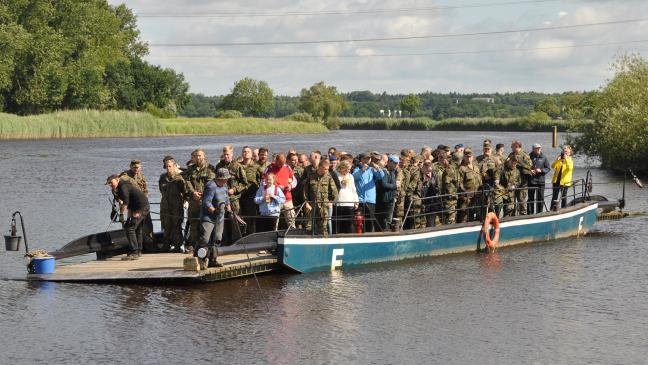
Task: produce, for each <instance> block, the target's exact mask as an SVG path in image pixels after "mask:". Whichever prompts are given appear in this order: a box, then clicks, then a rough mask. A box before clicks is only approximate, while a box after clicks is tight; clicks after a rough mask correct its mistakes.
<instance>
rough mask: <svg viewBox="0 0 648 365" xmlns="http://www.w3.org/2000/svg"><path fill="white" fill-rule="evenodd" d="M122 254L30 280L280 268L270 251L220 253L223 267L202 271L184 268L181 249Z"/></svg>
mask: <svg viewBox="0 0 648 365" xmlns="http://www.w3.org/2000/svg"><path fill="white" fill-rule="evenodd" d="M122 257H123V256H117V257H113V258H110V259H107V260H104V261H89V262H84V263H79V264H67V265H66V264H61V265H59V264H57V266H56V271H55V272H54V273H53V274H48V275H35V274H30V275H27V280H30V281H54V282H129V283H139V282H171V281H175V282H178V281H184V282H192V281H193V282H201V281H203V282H207V281H219V280H226V279H231V278H237V277H243V276H250V275H253V274H255V273H263V272H269V271H273V270H276V269H278V267H279V266H278V264H277V257H276V256H273V255H271V254H265V255H261V254H258V253H256V252H251V253H250V259H249V260H248V257H247V256H246V255H245V254H236V255H226V256H219V257H218V262H220V263H222V264H223V266H222V267H214V268H208V269H207V270H202V271H185V270H183V260H184V259H185V258H186V257H189V256H188V255H186V254H181V253H160V254H147V255H142V257H140V259H139V260H135V261H122V260H121V258H122Z"/></svg>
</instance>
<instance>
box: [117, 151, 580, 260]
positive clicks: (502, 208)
mask: <svg viewBox="0 0 648 365" xmlns="http://www.w3.org/2000/svg"><path fill="white" fill-rule="evenodd" d="M522 147H523V146H522V143H520V142H519V141H513V142H512V143H511V150H510V152H509V153H506V152H505V146H504V145H503V144H497V145H495V146H494V147H493V145H492V143H491V141H490V140H485V141H484V143H483V146H482V153H481V154H480V155H478V156H477V155H476V153H475V152H473V150H472V149H470V148H466V147H465V146H464V145H462V144H458V145H456V146H454V148H451V147H449V146H445V145H439V146H438V147H437V148H436V149H432V148H430V147H423V148H422V149H421V151H420V152H419V153H417V152H416V151H414V150H411V149H404V150H401V151H400V153H397V154H389V153H380V152H378V151H371V152H363V153H360V154H359V155H353V154H350V153H348V152H345V151H338V150H337V149H336V148H334V147H331V148H329V149H328V151H327V152H326V153H325V154H323V153H321V152H320V151H318V150H314V151H311V152H310V154H305V153H299V152H297V151H296V150H290V151H288V152H287V153H282V152H279V153H276V154H274V155H272V157H271V158H270V151H269V150H268V149H267V148H259V149H253V148H252V147H248V146H246V147H243V148H242V150H241V153H240V156H238V157H237V156H235V151H234V148H233V147H232V146H225V147H224V148H223V150H222V154H221V155H220V160H219V162H218V163H217V164H216V165H212V164H211V163H209V161H208V160H207V157H206V155H205V151H204V150H203V149H201V148H198V149H196V150H194V151H193V152H192V154H191V160H190V161H188V162H187V163H186V164H185V166H181V164H180V163H178V161H176V159H175V158H173V157H172V156H166V157H164V159H163V167H164V170H165V172H164V173H162V174H161V175H160V178H159V181H158V187H159V190H160V193H161V196H162V198H161V202H160V212H159V214H160V221H161V226H162V231H163V235H164V238H163V241H164V243H165V244H166V245H167V246H168V247H169V248H173V249H176V250H182V249H181V247H184V248H183V249H184V251H185V252H194V251H197V250H199V249H200V248H206V247H213V245H220V244H228V243H232V242H234V241H236V240H237V239H238V238H240V237H242V236H244V235H249V234H252V233H257V232H265V231H275V230H277V229H280V228H290V229H295V230H300V231H303V232H308V233H310V234H317V235H329V234H351V233H363V232H380V231H388V230H394V229H401V228H404V229H420V228H425V227H433V226H439V225H444V224H454V223H464V222H470V221H478V220H480V219H482V217H484V215H485V213H486V212H487V211H493V212H495V213H496V214H497V215H498V216H500V217H507V216H515V215H526V214H534V213H541V212H542V211H543V210H544V208H545V196H544V193H545V176H546V175H547V174H549V172H550V171H551V169H552V168H553V169H554V170H555V172H554V175H553V178H552V184H553V194H552V199H551V208H550V209H557V208H558V207H565V205H566V199H567V188H568V187H569V186H570V184H571V174H572V171H573V162H572V159H571V153H572V151H571V148H570V147H569V146H563V148H562V153H561V154H560V156H558V157H557V158H556V160H555V161H553V163H550V162H549V159H548V158H547V157H546V156H545V154H544V153H543V152H542V146H541V145H540V144H537V143H535V144H533V145H532V148H531V151H530V152H529V153H527V152H525V151H524V150H523V148H522ZM106 184H107V185H110V187H111V189H112V191H113V194H114V195H115V198H116V200H117V201H118V202H119V203H120V210H119V213H120V214H119V219H120V221H121V222H122V223H123V224H124V229H125V230H126V233H127V237H128V239H129V243H130V244H131V252H130V254H129V255H128V256H127V257H126V258H125V259H126V260H136V259H137V258H138V257H139V255H141V250H142V242H143V240H145V239H146V237H149V236H150V234H151V231H152V224H150V222H151V219H150V205H149V202H148V186H147V182H146V179H145V177H144V175H143V174H142V172H141V162H140V161H138V160H134V161H132V162H131V166H130V169H129V170H126V171H124V172H122V173H121V174H114V175H111V176H109V177H108V179H107V182H106ZM126 213H127V215H128V216H127V217H126V219H125V217H124V214H126ZM281 218H283V219H281ZM185 220H186V222H187V223H186V224H185V229H184V230H183V222H184V221H185ZM214 251H215V250H214ZM211 262H212V263H213V264H214V265H218V264H217V262H216V260H215V257H214V259H213V260H212V261H211Z"/></svg>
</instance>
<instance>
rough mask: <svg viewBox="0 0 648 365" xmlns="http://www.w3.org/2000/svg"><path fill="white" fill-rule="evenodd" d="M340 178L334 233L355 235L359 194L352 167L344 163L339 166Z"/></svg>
mask: <svg viewBox="0 0 648 365" xmlns="http://www.w3.org/2000/svg"><path fill="white" fill-rule="evenodd" d="M337 170H338V173H339V178H340V190H339V191H338V196H337V199H336V201H335V209H334V211H333V232H334V233H353V217H354V215H355V210H356V209H358V192H357V191H356V186H355V179H354V178H353V175H352V174H351V165H350V164H349V162H348V161H342V162H340V163H339V164H338V165H337Z"/></svg>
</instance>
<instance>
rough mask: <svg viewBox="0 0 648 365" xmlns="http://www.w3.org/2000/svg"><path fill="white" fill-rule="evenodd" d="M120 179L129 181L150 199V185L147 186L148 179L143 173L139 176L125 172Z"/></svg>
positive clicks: (120, 175)
mask: <svg viewBox="0 0 648 365" xmlns="http://www.w3.org/2000/svg"><path fill="white" fill-rule="evenodd" d="M119 178H120V179H121V180H124V181H128V182H129V183H131V184H132V185H133V186H137V187H138V188H139V189H140V190H141V191H142V193H144V195H145V196H146V197H147V198H148V185H147V184H146V177H144V174H142V173H141V172H140V173H139V174H137V175H135V174H133V171H131V170H130V169H129V170H125V171H122V173H121V174H119Z"/></svg>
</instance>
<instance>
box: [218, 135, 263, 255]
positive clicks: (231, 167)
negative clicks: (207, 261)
mask: <svg viewBox="0 0 648 365" xmlns="http://www.w3.org/2000/svg"><path fill="white" fill-rule="evenodd" d="M223 168H224V169H227V170H228V171H229V173H230V176H229V179H228V180H227V187H228V190H227V193H228V194H229V200H230V206H231V208H232V210H231V211H232V214H233V215H238V214H239V212H240V211H241V206H240V199H241V193H243V192H244V191H245V190H246V189H247V187H248V180H247V176H246V173H245V169H244V168H243V166H242V165H241V164H240V163H238V162H236V161H235V160H234V147H232V146H225V147H223V155H222V156H221V160H220V162H219V163H218V164H216V171H218V169H223ZM255 194H256V192H255ZM242 233H243V232H242V229H241V227H240V226H239V223H238V222H237V220H236V219H235V217H232V219H230V220H229V221H228V222H226V223H225V233H224V234H223V241H224V242H229V243H233V242H235V241H236V240H237V239H239V238H241V236H242Z"/></svg>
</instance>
